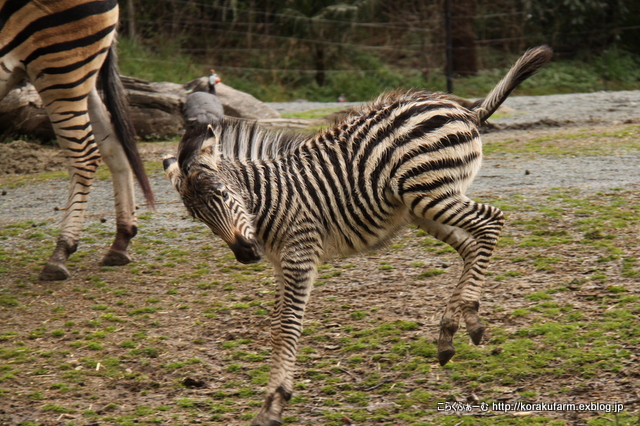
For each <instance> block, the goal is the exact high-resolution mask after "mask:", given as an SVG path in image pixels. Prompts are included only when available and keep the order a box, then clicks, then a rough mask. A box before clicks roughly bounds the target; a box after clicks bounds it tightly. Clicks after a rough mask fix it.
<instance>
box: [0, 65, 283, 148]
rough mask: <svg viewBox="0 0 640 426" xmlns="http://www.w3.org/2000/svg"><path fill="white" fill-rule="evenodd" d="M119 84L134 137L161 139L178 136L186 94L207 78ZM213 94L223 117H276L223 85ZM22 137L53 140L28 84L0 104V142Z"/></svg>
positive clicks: (131, 80)
mask: <svg viewBox="0 0 640 426" xmlns="http://www.w3.org/2000/svg"><path fill="white" fill-rule="evenodd" d="M122 82H123V84H124V86H125V89H126V91H127V95H128V99H129V105H130V107H131V118H132V120H133V125H134V127H135V129H136V133H137V135H138V137H140V138H141V139H144V140H162V139H167V138H171V137H175V136H179V135H181V134H182V132H183V130H184V125H185V120H184V115H183V112H182V108H183V105H184V102H185V100H186V98H187V94H188V93H189V92H190V91H193V90H198V89H199V88H200V87H206V84H207V79H206V77H202V78H199V79H196V80H192V81H190V82H188V83H186V84H176V83H169V82H149V81H145V80H140V79H136V78H132V77H124V76H123V77H122ZM216 94H217V96H218V97H219V99H220V102H221V103H222V106H223V108H224V113H225V115H228V116H231V117H238V118H244V119H249V120H261V119H274V118H279V117H280V115H279V114H278V113H277V112H276V111H275V110H274V109H272V108H271V107H269V106H268V105H266V104H265V103H264V102H261V101H259V100H257V99H256V98H255V97H253V96H251V95H249V94H248V93H244V92H241V91H239V90H235V89H233V88H232V87H230V86H227V85H225V84H222V83H219V84H218V85H217V93H216ZM25 136H26V137H28V138H30V139H38V140H41V141H51V140H54V139H55V135H54V133H53V129H52V128H51V124H50V123H49V119H48V117H47V114H46V112H45V110H44V108H43V107H42V101H41V100H40V96H39V95H38V93H37V92H36V90H35V88H34V87H33V86H32V85H31V84H29V83H26V84H25V85H23V86H20V87H17V88H14V89H13V90H11V91H10V92H9V93H8V94H7V96H5V98H4V99H2V100H1V101H0V139H5V138H8V137H11V138H19V137H25Z"/></svg>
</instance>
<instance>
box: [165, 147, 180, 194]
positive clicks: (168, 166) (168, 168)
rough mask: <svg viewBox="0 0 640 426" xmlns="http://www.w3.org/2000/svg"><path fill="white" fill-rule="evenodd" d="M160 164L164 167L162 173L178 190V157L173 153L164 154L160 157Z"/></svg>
mask: <svg viewBox="0 0 640 426" xmlns="http://www.w3.org/2000/svg"><path fill="white" fill-rule="evenodd" d="M162 166H163V167H164V173H165V174H166V175H167V177H168V178H169V180H170V181H171V184H172V185H173V186H174V187H175V188H176V189H177V190H178V191H180V186H181V183H182V173H181V172H180V167H179V166H178V159H177V158H176V157H174V156H173V155H165V156H164V158H163V159H162Z"/></svg>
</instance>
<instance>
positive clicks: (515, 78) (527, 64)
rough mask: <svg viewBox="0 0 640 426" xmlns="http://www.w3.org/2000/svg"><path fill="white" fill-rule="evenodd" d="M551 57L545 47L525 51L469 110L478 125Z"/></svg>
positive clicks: (549, 49) (548, 49)
mask: <svg viewBox="0 0 640 426" xmlns="http://www.w3.org/2000/svg"><path fill="white" fill-rule="evenodd" d="M552 55H553V50H551V48H550V47H549V46H546V45H543V46H538V47H534V48H532V49H529V50H527V51H526V52H525V53H524V55H522V57H521V58H520V59H518V61H517V62H516V63H515V65H514V66H513V67H511V69H510V70H509V72H508V73H507V75H505V76H504V78H503V79H502V80H500V83H498V84H497V85H496V87H494V88H493V90H491V92H490V93H489V94H488V95H487V97H486V98H484V99H480V100H478V101H476V102H475V103H474V104H473V106H472V107H471V110H472V111H473V112H475V114H476V117H477V119H478V123H482V122H484V121H486V120H487V119H488V118H489V117H491V114H493V113H494V112H495V111H496V109H498V107H499V106H500V105H502V103H503V102H504V101H505V100H506V99H507V97H508V96H509V94H510V93H511V92H512V91H513V89H515V88H516V87H518V86H519V85H520V83H522V82H523V81H525V80H526V79H527V78H529V77H531V76H532V75H533V74H534V73H535V72H536V71H537V70H538V69H539V68H540V67H542V66H543V65H544V64H546V63H547V62H549V61H550V60H551V56H552Z"/></svg>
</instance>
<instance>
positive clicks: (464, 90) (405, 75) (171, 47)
mask: <svg viewBox="0 0 640 426" xmlns="http://www.w3.org/2000/svg"><path fill="white" fill-rule="evenodd" d="M118 47H119V57H120V69H121V71H122V73H123V74H125V75H129V76H132V77H137V78H142V79H146V80H150V81H171V82H174V83H179V84H184V83H186V82H188V81H190V80H192V79H194V78H198V77H202V76H206V75H208V74H209V69H210V68H211V64H207V63H203V62H202V61H199V60H197V59H194V58H192V57H190V56H189V55H186V54H184V53H181V52H180V51H179V40H176V41H171V40H169V41H167V40H164V41H161V42H158V43H157V44H156V45H155V46H153V47H150V46H141V45H139V44H136V43H132V42H131V41H130V40H128V39H127V38H126V37H121V38H120V39H119V44H118ZM481 54H483V55H489V56H491V55H494V56H496V55H497V54H495V53H493V52H491V51H482V52H481ZM265 55H266V54H255V55H252V56H251V57H248V58H246V61H245V62H246V63H245V65H244V67H245V68H246V69H237V68H229V69H225V67H224V66H220V67H217V71H218V73H219V74H220V75H221V77H222V79H223V81H224V82H225V83H226V84H228V85H230V86H232V87H234V88H236V89H238V90H242V91H245V92H247V93H251V94H252V95H254V96H256V97H257V98H258V99H260V100H262V101H265V102H282V101H292V100H295V99H307V100H310V101H319V102H334V101H336V99H337V98H338V96H339V95H341V94H344V95H345V96H346V98H347V100H349V101H367V100H370V99H374V98H375V97H377V96H378V95H379V94H380V93H382V92H384V91H387V90H392V89H399V88H407V89H408V88H425V89H428V90H432V91H444V90H445V89H446V87H447V86H446V81H445V77H444V75H443V74H440V73H432V74H431V75H430V76H429V77H428V80H425V78H424V77H423V75H422V73H421V72H420V70H418V69H410V68H396V67H393V66H390V65H388V64H386V63H385V61H384V58H381V57H377V56H375V55H373V54H371V53H370V52H351V54H350V55H349V57H348V59H343V60H338V61H336V62H335V63H334V66H335V67H336V68H339V69H344V70H347V71H345V72H329V73H328V74H327V81H326V84H325V85H324V86H322V87H320V86H318V85H317V83H316V82H315V80H314V76H313V74H312V73H300V72H297V71H291V72H279V73H277V74H273V73H264V72H261V71H254V70H251V69H250V68H264V66H265V63H269V62H270V61H269V59H270V58H268V57H266V56H265ZM499 56H500V57H501V62H503V63H511V62H512V61H511V60H505V58H504V56H505V55H504V54H503V53H499ZM516 57H517V55H512V58H509V59H513V60H515V59H516ZM361 69H366V70H367V71H361ZM507 69H508V68H507V67H501V68H495V69H486V70H481V71H479V72H478V74H477V75H476V76H470V77H458V78H456V79H455V81H454V93H455V94H457V95H459V96H463V97H468V98H477V97H482V96H486V94H487V93H489V91H490V90H491V89H492V88H493V87H494V86H495V84H496V83H497V82H498V81H499V80H500V79H501V78H502V77H503V76H504V75H505V73H506V72H507ZM638 88H640V72H638V64H637V58H635V57H634V56H632V55H629V54H627V53H625V52H622V51H620V50H616V49H610V50H609V51H607V53H606V54H605V55H603V56H602V57H598V58H594V59H592V60H590V61H586V62H585V61H579V60H562V61H561V60H555V61H553V62H552V63H550V64H548V65H546V66H545V67H544V68H542V70H541V71H540V72H539V74H538V75H537V76H535V77H533V78H531V79H529V80H527V81H525V82H524V83H523V84H522V86H521V87H520V88H518V89H517V90H516V93H515V94H516V95H545V94H554V93H577V92H593V91H599V90H635V89H638ZM305 118H306V117H305Z"/></svg>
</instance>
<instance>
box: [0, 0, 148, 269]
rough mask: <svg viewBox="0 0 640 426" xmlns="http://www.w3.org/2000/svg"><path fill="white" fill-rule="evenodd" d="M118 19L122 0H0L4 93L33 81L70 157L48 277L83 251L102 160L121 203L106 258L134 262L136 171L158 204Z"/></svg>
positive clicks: (0, 67) (0, 88)
mask: <svg viewBox="0 0 640 426" xmlns="http://www.w3.org/2000/svg"><path fill="white" fill-rule="evenodd" d="M117 23H118V3H117V1H116V0H99V1H95V0H94V1H90V0H59V1H46V0H31V1H25V0H0V99H2V98H3V97H4V96H5V95H6V94H7V93H8V92H9V90H11V88H12V87H14V86H15V85H16V83H18V82H19V81H21V80H23V79H24V78H26V79H28V80H29V81H30V82H31V83H32V84H33V85H34V87H35V88H36V90H37V91H38V93H39V94H40V97H41V98H42V103H43V105H44V107H45V109H46V111H47V114H48V115H49V119H50V121H51V124H52V126H53V129H54V131H55V134H56V136H57V139H58V143H59V144H60V147H61V148H62V149H64V150H65V151H66V156H67V157H68V158H69V162H70V165H69V175H70V180H71V187H70V191H69V198H68V202H67V208H66V210H65V215H64V218H63V220H62V225H61V232H60V236H59V237H58V241H57V244H56V248H55V250H54V252H53V254H52V255H51V257H50V258H49V260H48V262H47V265H46V266H45V267H44V269H43V271H42V272H41V274H40V279H43V280H63V279H66V278H68V276H69V272H68V270H67V268H66V261H67V258H68V257H69V256H70V255H71V253H73V252H74V251H76V249H77V242H78V237H79V234H80V230H81V227H82V221H83V219H84V216H85V212H86V203H87V199H88V195H89V191H90V189H91V184H92V182H93V179H94V176H95V171H96V168H97V167H98V164H99V162H100V159H101V158H102V159H104V161H105V163H106V164H107V166H108V167H109V169H110V170H111V174H112V179H113V187H114V193H115V208H116V237H115V240H114V242H113V244H112V245H111V247H110V249H109V252H108V253H107V254H106V256H105V257H104V258H103V260H102V264H104V265H124V264H126V263H128V262H129V261H130V258H129V257H128V255H127V247H128V245H129V241H130V240H131V238H133V236H135V234H136V230H137V227H136V217H135V199H134V188H133V175H135V177H136V179H137V181H138V182H139V184H140V186H141V188H142V191H143V193H144V195H145V197H146V199H147V201H148V202H149V204H150V205H151V206H153V193H152V191H151V187H150V186H149V182H148V180H147V177H146V174H145V172H144V168H143V165H142V160H141V159H140V155H139V154H138V150H137V148H136V145H135V140H134V138H135V132H134V130H133V125H132V124H131V121H130V118H129V115H128V114H129V113H128V106H127V104H126V101H125V98H124V88H123V87H122V83H121V81H120V76H119V73H118V69H117V61H116V52H115V44H114V43H115V35H116V26H117ZM98 77H99V78H98ZM97 83H99V86H100V87H101V89H102V91H103V94H104V98H105V99H104V103H103V101H102V99H101V98H100V95H99V94H98V88H97V87H96V84H97ZM109 115H110V116H111V119H110V118H109ZM132 171H133V173H132Z"/></svg>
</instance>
